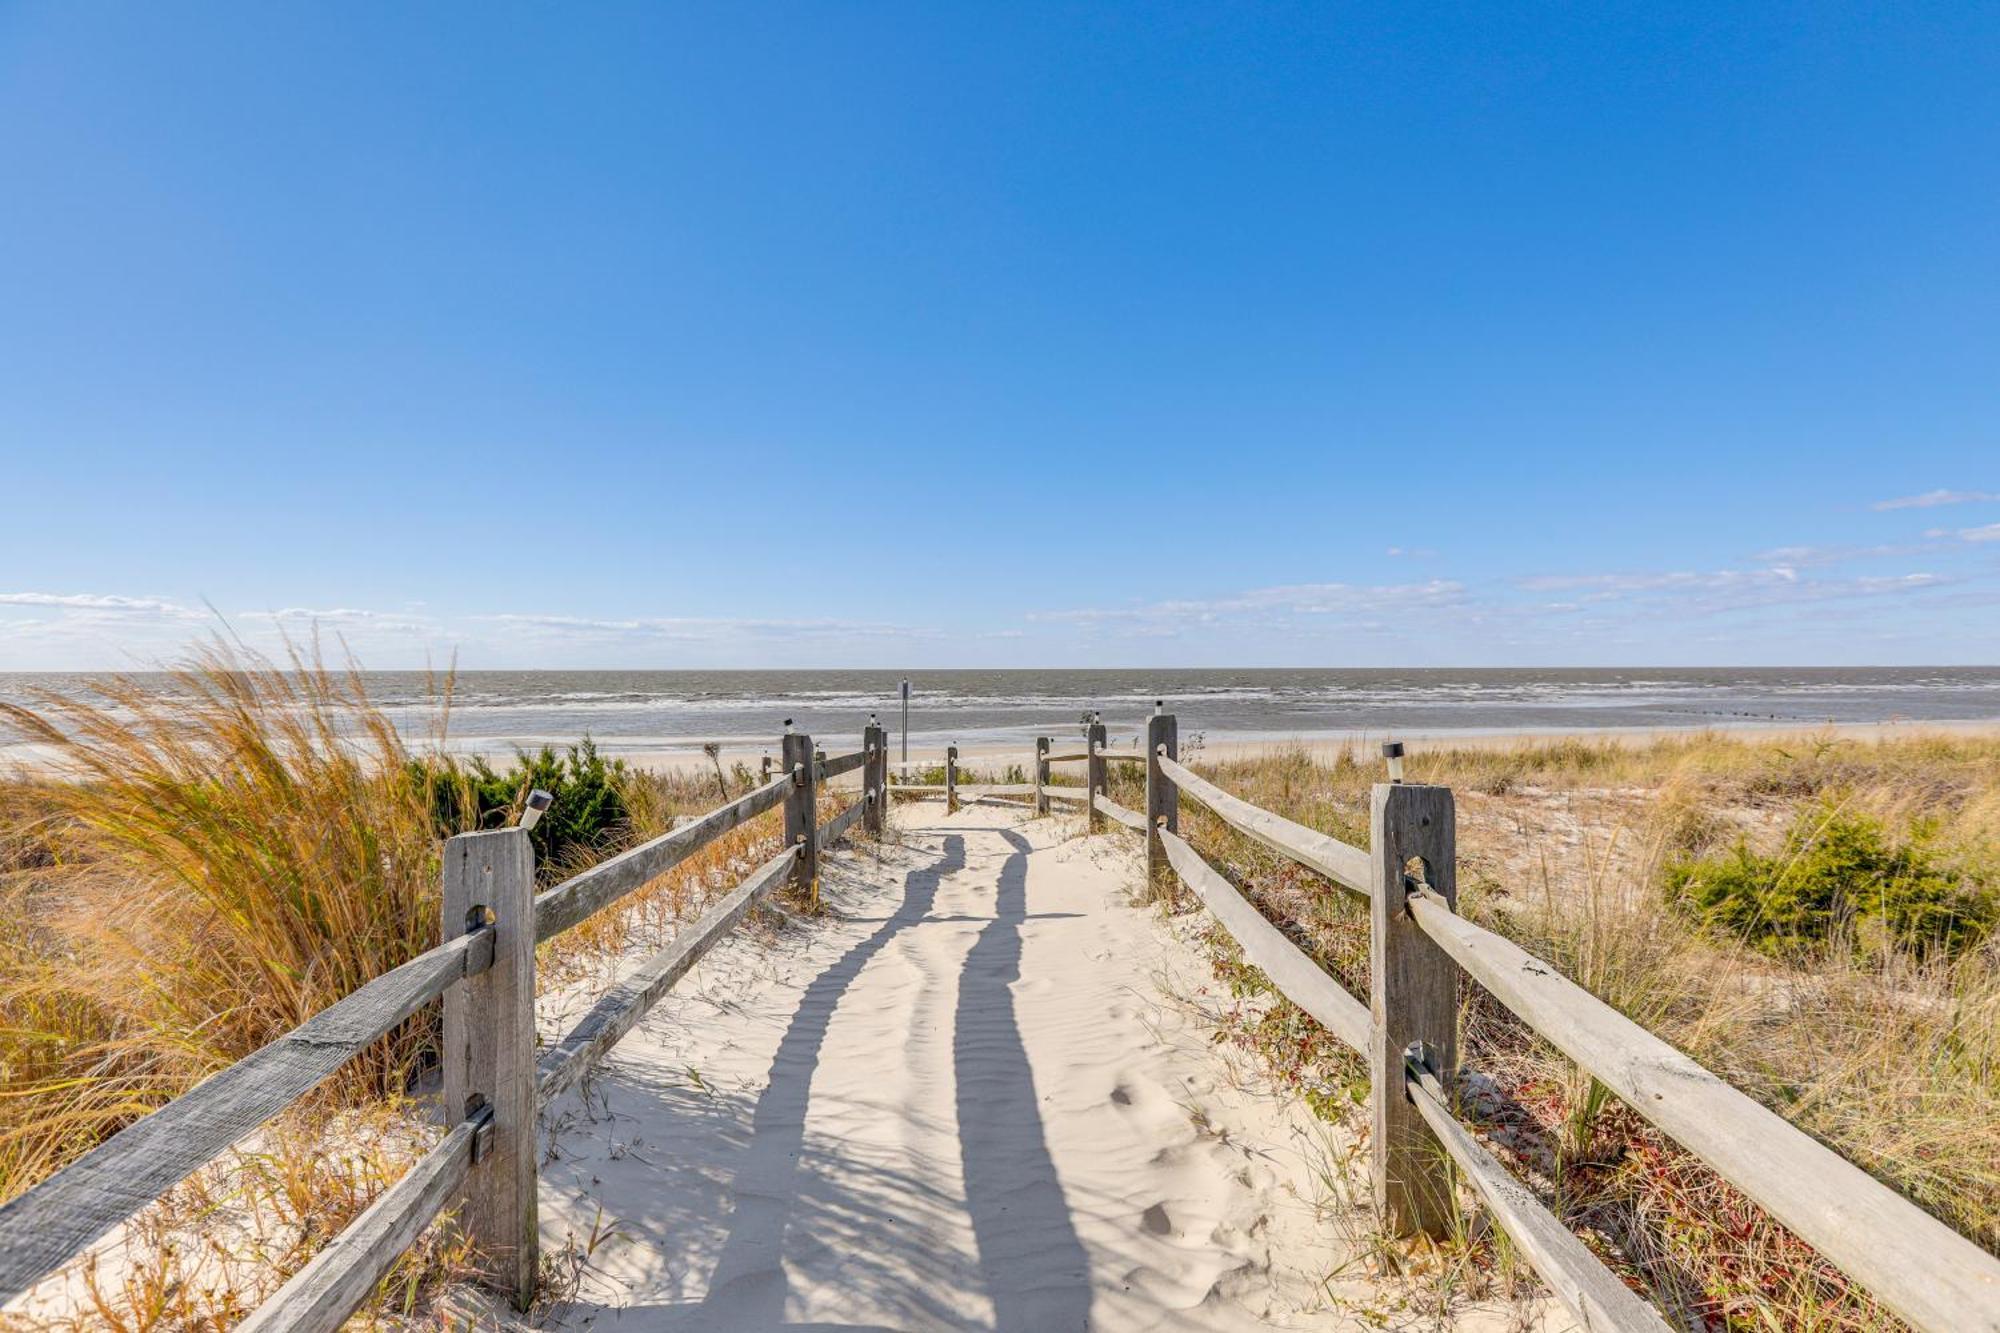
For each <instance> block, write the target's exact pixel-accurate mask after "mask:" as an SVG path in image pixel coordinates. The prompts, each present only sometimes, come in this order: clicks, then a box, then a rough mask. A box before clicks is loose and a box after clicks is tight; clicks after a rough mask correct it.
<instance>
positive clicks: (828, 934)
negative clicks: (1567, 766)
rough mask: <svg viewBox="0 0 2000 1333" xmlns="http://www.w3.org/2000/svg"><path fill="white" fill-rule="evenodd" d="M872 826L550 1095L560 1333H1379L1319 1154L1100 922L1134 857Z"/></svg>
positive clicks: (1148, 943)
mask: <svg viewBox="0 0 2000 1333" xmlns="http://www.w3.org/2000/svg"><path fill="white" fill-rule="evenodd" d="M896 822H897V832H896V833H895V834H894V835H892V840H891V841H890V843H888V844H886V845H883V846H881V847H875V846H865V847H861V848H857V849H851V850H842V851H839V852H836V853H834V854H833V855H832V856H830V857H829V858H828V860H827V863H826V865H825V868H824V871H823V878H822V882H823V890H824V893H825V895H826V898H827V901H828V904H829V907H830V909H831V911H830V919H829V920H828V921H824V922H816V923H813V924H812V925H810V926H808V927H795V928H791V929H787V930H784V931H782V932H781V933H780V935H779V937H778V939H777V940H775V941H770V940H765V941H761V942H760V941H759V940H758V939H755V938H750V937H744V938H738V939H732V940H731V941H729V942H728V943H726V944H725V945H724V946H722V947H720V948H718V949H717V950H716V951H715V952H714V953H713V954H711V955H710V957H709V959H708V960H707V961H706V962H705V963H704V964H703V966H702V968H701V969H700V971H699V972H697V973H695V974H693V975H691V976H690V977H689V979H688V980H687V981H685V982H683V983H682V986H681V988H680V990H679V991H678V992H677V993H676V994H675V995H673V996H671V997H669V999H668V1000H667V1001H665V1002H664V1003H663V1004H662V1005H661V1006H660V1007H659V1008H658V1009H656V1010H655V1011H654V1012H653V1014H651V1015H649V1016H648V1018H647V1020H646V1021H645V1023H644V1024H643V1025H642V1026H641V1028H640V1029H639V1030H638V1031H635V1032H634V1033H633V1034H631V1035H630V1036H628V1037H627V1038H626V1040H625V1041H624V1042H622V1043H621V1044H620V1045H619V1046H618V1048H617V1050H616V1052H615V1054H614V1055H613V1057H612V1059H611V1060H610V1061H609V1062H607V1064H606V1065H605V1066H604V1068H603V1069H602V1070H601V1071H600V1072H599V1074H598V1075H597V1076H596V1077H595V1078H594V1079H593V1080H592V1082H591V1084H590V1085H589V1086H588V1087H587V1088H585V1089H582V1090H580V1091H578V1092H572V1093H571V1094H569V1095H567V1096H566V1097H565V1098H563V1099H562V1100H561V1101H559V1102H558V1103H557V1104H556V1105H554V1106H553V1107H551V1108H550V1118H549V1124H550V1127H551V1134H550V1139H549V1148H548V1158H549V1160H548V1162H547V1164H546V1165H545V1167H544V1171H543V1176H542V1181H543V1204H542V1208H543V1213H542V1216H543V1229H544V1243H545V1245H546V1246H548V1247H550V1248H551V1249H560V1248H562V1247H563V1246H564V1245H565V1244H566V1243H567V1244H569V1245H570V1246H571V1247H572V1248H571V1255H572V1257H573V1259H579V1260H580V1259H581V1255H582V1252H583V1251H586V1250H587V1251H588V1258H587V1260H582V1261H581V1262H578V1263H577V1265H576V1266H577V1268H578V1269H579V1271H580V1285H579V1288H578V1292H577V1296H576V1298H575V1299H574V1300H573V1301H572V1302H570V1303H569V1304H568V1305H567V1306H566V1307H565V1308H564V1309H563V1310H562V1311H561V1314H560V1317H559V1320H558V1322H557V1325H556V1326H559V1327H563V1328H571V1329H609V1328H616V1329H621V1330H622V1329H630V1330H652V1329H723V1330H752V1329H755V1330H763V1329H776V1328H820V1329H834V1328H840V1329H957V1328H976V1329H1004V1330H1050V1331H1052V1333H1059V1331H1061V1330H1081V1329H1085V1328H1089V1329H1103V1330H1117V1329H1134V1330H1137V1329H1174V1328H1200V1329H1234V1328H1264V1327H1272V1326H1279V1327H1298V1328H1336V1327H1340V1328H1346V1327H1362V1326H1366V1327H1379V1326H1380V1324H1379V1323H1377V1322H1375V1320H1376V1319H1380V1318H1381V1317H1382V1315H1383V1314H1384V1313H1385V1312H1386V1311H1385V1309H1384V1308H1382V1307H1385V1306H1386V1305H1393V1304H1394V1302H1393V1301H1385V1300H1383V1299H1378V1298H1379V1297H1380V1296H1381V1293H1379V1292H1376V1291H1374V1290H1373V1289H1371V1288H1370V1287H1369V1284H1368V1283H1367V1281H1366V1279H1365V1277H1363V1276H1362V1275H1361V1273H1360V1268H1359V1265H1358V1264H1355V1263H1352V1262H1349V1260H1348V1258H1347V1255H1346V1254H1344V1253H1343V1246H1342V1242H1341V1241H1340V1239H1339V1237H1340V1236H1342V1235H1344V1234H1348V1232H1347V1231H1346V1230H1344V1229H1343V1228H1342V1227H1341V1226H1340V1225H1339V1222H1340V1220H1341V1219H1340V1214H1341V1213H1342V1211H1343V1210H1347V1211H1348V1212H1349V1213H1351V1210H1352V1203H1351V1200H1347V1199H1344V1198H1342V1197H1341V1196H1342V1195H1343V1194H1344V1193H1345V1187H1344V1186H1342V1185H1341V1184H1340V1183H1339V1182H1338V1181H1336V1182H1335V1183H1334V1184H1333V1185H1332V1186H1330V1187H1329V1186H1328V1185H1327V1184H1326V1183H1324V1181H1325V1177H1324V1176H1322V1175H1321V1174H1320V1173H1319V1168H1321V1167H1324V1166H1326V1164H1327V1163H1328V1161H1329V1160H1331V1159H1332V1158H1333V1157H1337V1155H1338V1154H1339V1153H1340V1152H1342V1151H1343V1145H1342V1144H1340V1143H1339V1142H1337V1141H1335V1140H1334V1139H1333V1137H1332V1135H1333V1131H1332V1130H1331V1128H1330V1127H1329V1126H1327V1125H1325V1124H1323V1123H1321V1122H1318V1121H1315V1120H1313V1119H1312V1118H1311V1117H1310V1116H1307V1115H1304V1114H1303V1112H1301V1111H1299V1110H1298V1109H1297V1108H1295V1107H1287V1106H1286V1105H1285V1104H1284V1103H1283V1102H1282V1100H1280V1099H1277V1098H1273V1097H1271V1096H1268V1095H1265V1094H1263V1093H1260V1092H1258V1091H1257V1090H1256V1089H1255V1088H1251V1087H1245V1086H1241V1085H1239V1083H1238V1082H1237V1081H1236V1080H1233V1079H1232V1078H1231V1077H1229V1075H1228V1070H1227V1069H1226V1067H1225V1065H1224V1063H1223V1061H1222V1058H1221V1057H1220V1056H1219V1055H1218V1054H1217V1053H1216V1052H1215V1050H1214V1048H1213V1047H1212V1046H1211V1045H1210V1043H1209V1042H1208V1041H1207V1039H1206V1037H1205V1035H1204V1034H1203V1033H1201V1032H1200V1031H1198V1030H1196V1025H1195V1024H1193V1023H1192V1022H1191V1021H1190V1020H1189V1018H1188V1016H1187V1014H1186V1012H1185V1008H1184V1006H1180V1005H1177V1004H1175V1003H1173V1002H1171V1001H1169V1000H1168V999H1167V998H1166V995H1167V994H1168V993H1169V992H1172V991H1175V990H1176V989H1177V988H1179V987H1181V986H1184V985H1188V986H1192V985H1199V984H1201V980H1202V977H1203V975H1204V974H1205V966H1204V965H1202V964H1201V963H1200V960H1199V959H1198V957H1197V956H1196V955H1195V953H1194V951H1193V950H1192V949H1190V948H1189V947H1188V946H1187V945H1186V944H1185V943H1184V942H1182V941H1181V940H1180V939H1178V938H1177V937H1176V936H1175V934H1174V933H1173V932H1172V931H1171V930H1169V929H1167V928H1166V927H1164V926H1163V925H1162V924H1161V923H1160V922H1159V921H1158V919H1157V918H1156V917H1154V916H1150V915H1148V914H1147V913H1145V912H1143V911H1140V910H1136V909H1134V908H1132V907H1130V906H1128V905H1127V903H1126V899H1127V896H1128V894H1129V891H1130V888H1131V886H1132V885H1133V884H1135V883H1136V882H1137V870H1136V860H1135V857H1134V855H1133V849H1134V848H1135V847H1136V844H1137V840H1136V839H1132V838H1129V837H1126V836H1125V835H1122V834H1113V835H1106V836H1100V837H1095V838H1087V839H1085V838H1074V837H1071V838H1069V839H1068V840H1066V841H1065V840H1063V839H1062V837H1061V835H1062V834H1063V833H1065V832H1070V833H1073V832H1074V831H1075V830H1074V824H1073V823H1071V824H1069V826H1068V827H1067V828H1065V827H1064V826H1063V822H1062V821H1056V820H1048V819H1043V820H1027V819H1025V818H1024V817H1023V815H1022V814H1021V813H1019V812H1014V811H1007V810H1000V809H997V808H994V807H977V806H975V807H971V808H968V809H966V810H962V811H960V812H958V813H957V814H955V815H951V816H946V815H945V813H944V811H943V808H942V807H941V806H939V805H935V804H925V805H912V806H908V807H905V808H903V809H901V810H899V811H898V812H897V821H896ZM1339 1174H1340V1173H1339V1171H1338V1169H1337V1168H1336V1169H1335V1175H1336V1176H1338V1175H1339ZM1367 1311H1373V1313H1374V1318H1373V1319H1369V1320H1365V1321H1364V1319H1363V1317H1362V1315H1363V1313H1364V1312H1367ZM1389 1322H1402V1321H1401V1320H1397V1319H1391V1320H1390V1321H1389ZM1477 1322H1478V1324H1479V1325H1481V1326H1483V1325H1485V1324H1486V1322H1487V1321H1486V1320H1485V1319H1479V1320H1478V1321H1477ZM1467 1326H1468V1327H1470V1326H1473V1325H1470V1324H1468V1325H1467Z"/></svg>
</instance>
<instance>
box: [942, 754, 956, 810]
mask: <svg viewBox="0 0 2000 1333" xmlns="http://www.w3.org/2000/svg"><path fill="white" fill-rule="evenodd" d="M944 809H945V813H946V814H950V813H951V812H952V811H954V810H956V809H958V747H957V746H956V745H950V746H946V747H945V752H944Z"/></svg>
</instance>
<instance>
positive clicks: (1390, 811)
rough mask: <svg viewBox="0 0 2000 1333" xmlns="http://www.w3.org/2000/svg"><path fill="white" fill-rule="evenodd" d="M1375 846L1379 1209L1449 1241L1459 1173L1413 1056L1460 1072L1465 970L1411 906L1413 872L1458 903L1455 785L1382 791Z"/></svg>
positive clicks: (1396, 1224)
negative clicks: (1420, 1108) (1413, 1085)
mask: <svg viewBox="0 0 2000 1333" xmlns="http://www.w3.org/2000/svg"><path fill="white" fill-rule="evenodd" d="M1370 835H1371V836H1370V843H1371V851H1372V853H1373V859H1374V862H1375V892H1374V894H1373V895H1372V901H1371V902H1370V904H1369V912H1370V927H1371V928H1370V931H1369V948H1368V964H1369V967H1368V974H1369V996H1368V999H1369V1015H1370V1018H1371V1020H1372V1022H1371V1024H1370V1032H1369V1040H1368V1076H1369V1080H1370V1087H1369V1104H1370V1107H1371V1110H1372V1113H1373V1121H1374V1127H1373V1134H1372V1135H1371V1137H1370V1141H1369V1147H1370V1150H1371V1152H1372V1153H1373V1156H1374V1179H1375V1203H1376V1209H1377V1211H1378V1212H1379V1213H1380V1215H1381V1217H1382V1221H1383V1225H1384V1226H1385V1227H1386V1228H1387V1229H1388V1232H1389V1234H1390V1235H1392V1236H1408V1235H1412V1234H1415V1233H1418V1232H1421V1233H1423V1234H1425V1235H1429V1236H1443V1235H1446V1234H1448V1233H1449V1232H1450V1231H1451V1229H1452V1226H1453V1223H1454V1220H1455V1218H1456V1215H1457V1211H1458V1205H1457V1201H1456V1200H1455V1199H1454V1198H1453V1197H1452V1185H1451V1171H1450V1168H1449V1166H1448V1165H1447V1163H1446V1161H1445V1157H1444V1153H1443V1149H1442V1147H1441V1145H1440V1144H1439V1143H1438V1141H1437V1136H1436V1135H1435V1134H1433V1133H1432V1132H1431V1129H1430V1126H1429V1125H1427V1124H1426V1123H1425V1122H1424V1118H1423V1117H1422V1116H1421V1115H1419V1114H1418V1113H1417V1108H1416V1106H1415V1105H1414V1104H1413V1103H1412V1102H1411V1101H1410V1098H1409V1094H1408V1093H1407V1092H1406V1091H1405V1089H1404V1084H1405V1082H1406V1080H1405V1078H1404V1075H1403V1066H1404V1061H1405V1057H1406V1053H1408V1052H1411V1051H1415V1050H1420V1051H1421V1052H1422V1053H1423V1062H1424V1063H1426V1064H1428V1065H1429V1066H1430V1067H1431V1068H1432V1069H1435V1070H1437V1071H1438V1072H1439V1073H1440V1074H1441V1075H1443V1076H1444V1077H1446V1078H1455V1077H1456V1076H1457V1070H1458V966H1457V965H1456V964H1455V963H1453V962H1452V961H1451V956H1450V955H1449V954H1447V953H1446V952H1445V951H1444V950H1443V949H1440V948H1439V947H1438V945H1437V943H1436V941H1434V940H1432V939H1431V938H1430V936H1429V935H1427V934H1425V933H1424V932H1423V931H1422V930H1421V929H1419V928H1418V926H1417V923H1416V922H1415V920H1413V919H1412V918H1411V916H1410V913H1409V911H1408V909H1407V908H1406V907H1405V905H1404V900H1405V897H1406V890H1405V885H1406V883H1408V876H1409V867H1410V866H1411V863H1412V862H1420V863H1421V867H1422V878H1423V882H1424V883H1426V884H1428V885H1429V886H1430V887H1431V889H1432V890H1433V891H1435V892H1436V893H1437V895H1438V898H1439V901H1441V902H1444V903H1447V904H1455V903H1456V902H1457V900H1458V879H1457V876H1458V869H1457V857H1458V852H1457V842H1456V840H1457V819H1456V816H1455V814H1454V812H1453V806H1452V799H1451V790H1450V788H1448V787H1412V786H1405V785H1403V784H1401V783H1388V782H1385V783H1378V784H1377V785H1376V787H1375V793H1374V800H1373V802H1372V810H1371V826H1370Z"/></svg>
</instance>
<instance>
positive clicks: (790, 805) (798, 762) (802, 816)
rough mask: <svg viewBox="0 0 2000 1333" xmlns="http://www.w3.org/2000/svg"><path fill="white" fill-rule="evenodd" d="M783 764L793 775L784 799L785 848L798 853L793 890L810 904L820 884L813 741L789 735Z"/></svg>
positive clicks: (795, 734) (817, 806) (817, 791)
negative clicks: (790, 848)
mask: <svg viewBox="0 0 2000 1333" xmlns="http://www.w3.org/2000/svg"><path fill="white" fill-rule="evenodd" d="M784 762H785V769H786V771H787V772H789V773H790V774H791V775H792V790H791V793H790V794H789V795H788V796H786V797H785V846H787V847H796V848H798V849H799V855H798V859H797V860H795V861H793V862H792V888H793V890H794V891H795V892H796V893H797V894H798V896H799V897H800V898H801V899H803V900H805V901H808V902H810V901H811V900H812V896H813V894H814V893H815V892H816V891H817V886H818V884H819V840H818V838H816V837H815V836H814V830H813V826H814V824H815V823H816V822H817V821H818V819H819V784H818V783H817V782H815V781H814V780H813V748H812V737H810V736H807V735H805V734H803V733H798V732H794V733H791V734H788V735H787V736H786V737H785V748H784Z"/></svg>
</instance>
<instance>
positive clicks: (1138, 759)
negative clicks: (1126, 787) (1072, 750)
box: [1097, 750, 1146, 764]
mask: <svg viewBox="0 0 2000 1333" xmlns="http://www.w3.org/2000/svg"><path fill="white" fill-rule="evenodd" d="M1097 757H1098V758H1100V759H1102V760H1103V761H1104V762H1105V763H1107V764H1143V763H1145V762H1146V756H1145V755H1143V754H1132V753H1128V752H1126V751H1124V750H1099V751H1098V752H1097Z"/></svg>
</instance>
